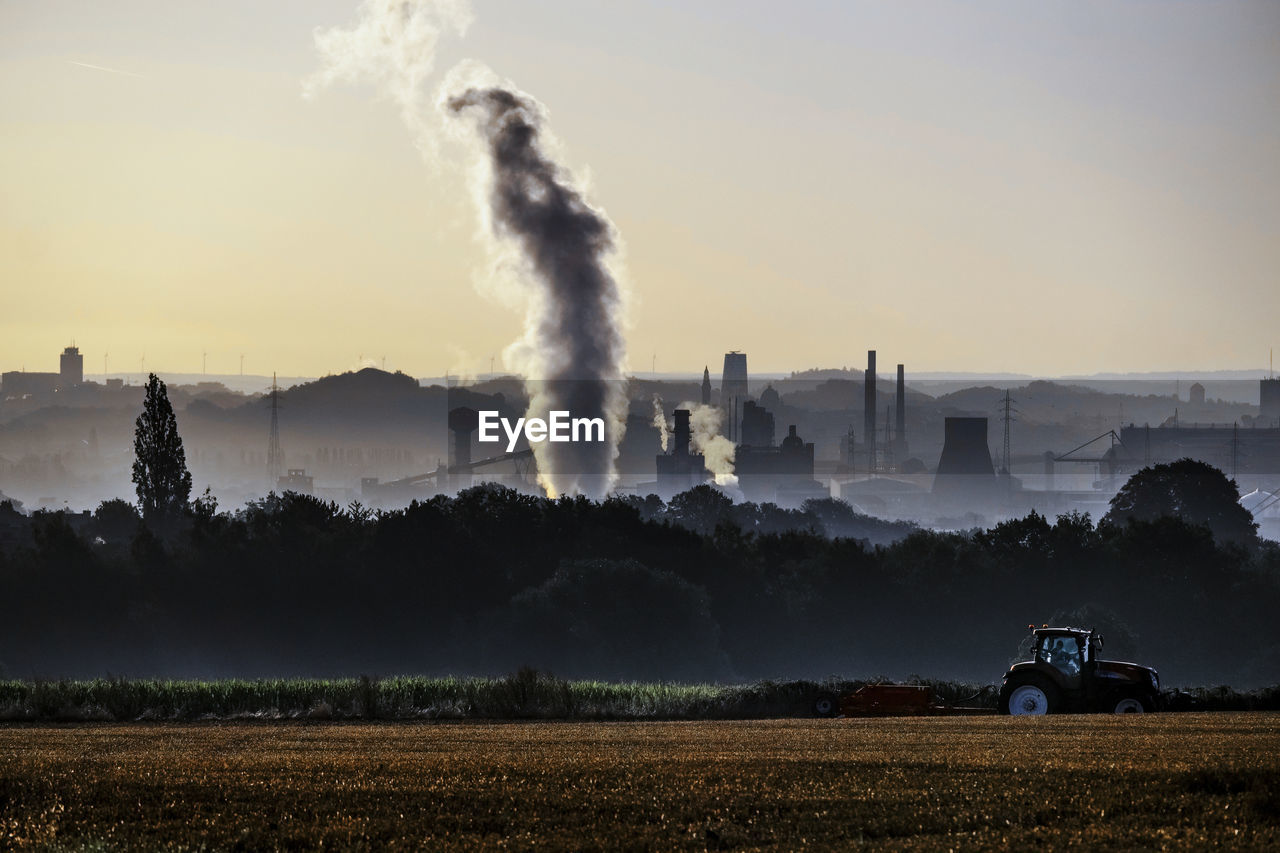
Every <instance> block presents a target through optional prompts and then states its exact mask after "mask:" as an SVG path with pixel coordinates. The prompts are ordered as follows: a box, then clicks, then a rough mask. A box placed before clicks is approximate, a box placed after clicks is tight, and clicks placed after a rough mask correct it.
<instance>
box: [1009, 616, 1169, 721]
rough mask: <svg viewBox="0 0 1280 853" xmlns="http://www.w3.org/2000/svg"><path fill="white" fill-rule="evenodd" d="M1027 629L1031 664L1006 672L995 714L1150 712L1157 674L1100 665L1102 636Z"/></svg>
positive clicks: (1108, 662)
mask: <svg viewBox="0 0 1280 853" xmlns="http://www.w3.org/2000/svg"><path fill="white" fill-rule="evenodd" d="M1027 627H1029V628H1031V630H1032V634H1033V638H1034V644H1033V646H1032V655H1033V659H1032V660H1027V661H1021V662H1020V663H1015V664H1014V665H1013V666H1011V667H1009V671H1008V672H1006V673H1005V674H1004V681H1003V683H1002V685H1001V687H1000V705H999V711H1000V713H1001V714H1018V715H1023V714H1057V713H1081V712H1089V711H1103V712H1107V713H1115V714H1142V713H1149V712H1151V711H1155V710H1156V708H1157V707H1158V704H1159V697H1160V675H1159V673H1157V672H1156V671H1155V670H1154V669H1152V668H1151V667H1149V666H1139V665H1138V664H1136V663H1122V662H1120V661H1111V660H1102V658H1101V657H1099V653H1100V652H1101V651H1102V636H1101V635H1100V634H1098V633H1097V632H1096V631H1090V630H1084V629H1082V628H1050V627H1048V626H1047V625H1046V626H1043V627H1040V628H1035V627H1033V626H1030V625H1029V626H1027Z"/></svg>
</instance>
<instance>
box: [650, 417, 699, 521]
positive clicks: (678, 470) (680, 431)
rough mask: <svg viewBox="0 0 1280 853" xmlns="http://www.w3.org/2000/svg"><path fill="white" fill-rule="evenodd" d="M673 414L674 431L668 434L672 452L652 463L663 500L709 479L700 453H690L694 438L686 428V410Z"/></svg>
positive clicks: (662, 454) (687, 425) (687, 426)
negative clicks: (656, 471) (656, 472)
mask: <svg viewBox="0 0 1280 853" xmlns="http://www.w3.org/2000/svg"><path fill="white" fill-rule="evenodd" d="M672 414H673V415H674V417H675V428H674V429H673V430H672V433H671V452H670V453H660V454H658V456H657V457H656V458H655V460H654V463H655V465H656V466H657V469H658V481H657V483H656V484H655V485H656V487H657V494H658V495H659V496H660V497H662V498H663V499H664V500H666V499H669V498H671V497H672V496H673V495H678V494H679V493H680V492H684V491H688V490H689V489H692V488H693V487H694V486H698V485H701V484H702V483H705V482H707V481H708V480H709V479H711V472H709V471H708V470H707V464H706V458H705V457H704V456H703V455H702V454H701V453H691V452H690V448H689V444H690V441H691V440H692V437H693V434H692V430H691V429H690V427H689V410H688V409H676V410H675V412H673V413H672Z"/></svg>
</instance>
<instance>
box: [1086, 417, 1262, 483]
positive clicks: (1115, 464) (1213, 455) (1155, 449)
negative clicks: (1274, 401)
mask: <svg viewBox="0 0 1280 853" xmlns="http://www.w3.org/2000/svg"><path fill="white" fill-rule="evenodd" d="M1108 452H1109V453H1110V456H1111V458H1110V459H1109V460H1108V467H1109V473H1114V474H1116V475H1124V474H1127V473H1133V472H1134V471H1136V470H1137V469H1139V468H1142V467H1145V466H1147V465H1158V464H1161V463H1165V462H1174V461H1176V460H1178V459H1184V458H1189V459H1198V460H1199V461H1201V462H1207V463H1208V464H1210V465H1212V466H1214V467H1215V468H1218V469H1220V470H1222V471H1223V472H1225V473H1226V474H1227V476H1228V477H1231V478H1233V479H1234V478H1237V477H1240V476H1246V475H1276V474H1280V428H1276V427H1271V428H1266V427H1264V428H1256V427H1255V428H1247V427H1239V426H1236V425H1233V424H1231V425H1223V426H1191V427H1186V426H1158V427H1149V426H1134V425H1133V424H1130V425H1129V426H1127V427H1124V428H1123V429H1121V430H1120V444H1119V446H1117V447H1114V448H1112V449H1111V450H1110V451H1108Z"/></svg>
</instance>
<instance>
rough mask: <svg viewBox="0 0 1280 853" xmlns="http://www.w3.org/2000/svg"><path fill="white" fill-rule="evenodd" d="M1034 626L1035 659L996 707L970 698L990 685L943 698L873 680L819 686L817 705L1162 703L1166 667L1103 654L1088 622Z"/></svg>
mask: <svg viewBox="0 0 1280 853" xmlns="http://www.w3.org/2000/svg"><path fill="white" fill-rule="evenodd" d="M1027 627H1028V628H1030V629H1031V631H1032V639H1033V643H1032V660H1027V661H1021V662H1020V663H1015V664H1014V665H1013V666H1011V667H1009V671H1008V672H1006V673H1005V674H1004V680H1003V683H1002V685H1001V687H1000V699H999V704H998V705H997V706H996V707H995V708H992V707H991V706H990V705H989V704H986V703H985V702H984V703H983V705H980V706H973V705H967V704H964V703H967V702H972V701H974V700H978V701H980V702H981V701H983V700H982V697H984V696H985V695H987V692H988V690H989V688H984V689H983V690H981V691H979V692H978V693H977V694H975V695H973V696H970V697H968V699H962V700H960V701H959V702H957V703H947V702H940V701H938V699H937V697H935V696H934V692H933V690H932V689H931V688H929V687H926V686H923V685H912V684H867V685H864V686H863V687H860V688H858V689H857V690H855V691H854V692H853V693H849V694H847V695H844V696H839V695H836V694H834V693H827V692H823V693H819V694H818V695H817V696H816V697H815V698H814V701H813V705H812V710H813V713H814V714H815V715H816V716H819V717H891V716H920V715H941V714H956V715H960V714H964V715H968V714H993V713H1001V714H1016V715H1025V714H1059V713H1081V712H1087V711H1104V712H1109V713H1115V714H1142V713H1149V712H1151V711H1154V710H1156V708H1157V706H1158V704H1159V697H1160V675H1159V674H1158V673H1157V672H1156V671H1155V670H1154V669H1152V668H1151V667H1147V666H1139V665H1138V664H1136V663H1122V662H1120V661H1112V660H1102V659H1101V658H1100V657H1099V656H1098V654H1099V652H1101V651H1102V636H1101V635H1100V634H1098V633H1097V632H1096V631H1091V630H1084V629H1082V628H1050V627H1049V626H1048V625H1045V626H1043V627H1040V628H1036V627H1035V626H1033V625H1028V626H1027Z"/></svg>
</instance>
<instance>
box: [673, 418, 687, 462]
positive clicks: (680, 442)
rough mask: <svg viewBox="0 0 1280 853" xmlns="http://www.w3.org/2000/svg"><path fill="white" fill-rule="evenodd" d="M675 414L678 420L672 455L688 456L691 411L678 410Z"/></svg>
mask: <svg viewBox="0 0 1280 853" xmlns="http://www.w3.org/2000/svg"><path fill="white" fill-rule="evenodd" d="M673 414H674V415H675V418H676V428H675V444H673V445H672V446H671V454H672V455H673V456H688V455H689V437H690V434H691V433H690V429H689V410H688V409H676V410H675V412H673Z"/></svg>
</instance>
